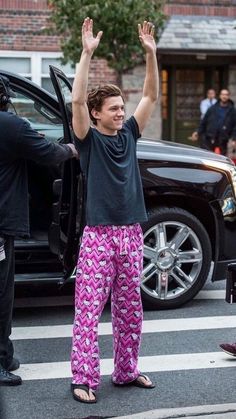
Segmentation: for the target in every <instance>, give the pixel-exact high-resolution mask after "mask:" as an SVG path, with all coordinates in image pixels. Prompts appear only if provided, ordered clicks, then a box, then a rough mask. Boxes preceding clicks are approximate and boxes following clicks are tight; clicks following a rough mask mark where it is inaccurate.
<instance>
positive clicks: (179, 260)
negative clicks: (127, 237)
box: [141, 221, 203, 300]
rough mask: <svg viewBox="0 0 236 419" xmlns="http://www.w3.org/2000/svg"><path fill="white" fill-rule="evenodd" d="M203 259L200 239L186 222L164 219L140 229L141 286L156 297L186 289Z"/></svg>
mask: <svg viewBox="0 0 236 419" xmlns="http://www.w3.org/2000/svg"><path fill="white" fill-rule="evenodd" d="M202 263H203V252H202V246H201V243H200V241H199V239H198V237H197V235H196V233H195V232H194V231H193V230H192V229H191V228H190V227H189V226H187V225H186V224H183V223H180V222H177V221H166V222H162V223H158V224H155V225H154V226H152V227H151V228H150V229H149V230H147V231H146V232H145V233H144V265H143V272H142V281H141V288H142V290H143V291H144V293H146V294H148V295H150V296H151V297H153V298H156V299H160V300H171V299H174V298H177V297H179V296H181V295H183V294H185V293H187V292H188V291H189V290H190V288H192V287H193V285H194V284H195V282H196V281H197V279H198V276H199V273H200V271H201V268H202Z"/></svg>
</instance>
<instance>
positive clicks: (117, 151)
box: [76, 116, 147, 226]
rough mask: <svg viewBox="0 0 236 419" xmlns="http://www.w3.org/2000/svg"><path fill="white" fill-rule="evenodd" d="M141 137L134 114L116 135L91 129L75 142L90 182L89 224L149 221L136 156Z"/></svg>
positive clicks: (124, 223) (87, 216)
mask: <svg viewBox="0 0 236 419" xmlns="http://www.w3.org/2000/svg"><path fill="white" fill-rule="evenodd" d="M139 137H140V133H139V129H138V125H137V122H136V120H135V118H134V117H133V116H132V117H131V118H130V119H128V120H127V121H126V122H125V123H124V125H123V128H122V129H121V130H119V131H118V133H117V135H104V134H101V133H100V132H99V131H98V130H97V129H96V128H90V129H89V131H88V134H87V135H86V138H85V139H84V140H83V141H80V140H79V139H78V141H76V145H77V147H78V149H79V152H80V165H81V169H82V171H83V173H84V174H85V177H86V181H87V203H86V224H87V225H90V226H95V225H128V224H134V223H138V222H142V221H146V220H147V214H146V209H145V204H144V197H143V189H142V183H141V177H140V173H139V167H138V161H137V157H136V142H137V139H138V138H139Z"/></svg>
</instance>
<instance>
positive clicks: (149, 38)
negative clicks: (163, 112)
mask: <svg viewBox="0 0 236 419" xmlns="http://www.w3.org/2000/svg"><path fill="white" fill-rule="evenodd" d="M138 30H139V39H140V42H141V44H142V46H143V47H144V49H145V51H146V76H145V80H144V86H143V96H142V99H141V101H140V102H139V104H138V106H137V108H136V110H135V112H134V117H135V119H136V121H137V123H138V126H139V131H140V133H142V131H143V129H144V127H145V126H146V124H147V122H148V119H149V118H150V116H151V114H152V112H153V110H154V108H155V104H156V101H157V99H158V94H159V73H158V67H157V58H156V43H155V40H154V36H153V35H154V27H153V25H152V24H151V23H150V22H146V21H144V22H143V25H142V26H141V25H138Z"/></svg>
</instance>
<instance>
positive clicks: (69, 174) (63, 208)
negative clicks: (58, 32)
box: [49, 66, 83, 280]
mask: <svg viewBox="0 0 236 419" xmlns="http://www.w3.org/2000/svg"><path fill="white" fill-rule="evenodd" d="M49 68H50V77H51V81H52V84H53V87H54V89H55V92H56V95H57V98H58V101H59V106H60V111H61V116H62V122H63V130H64V138H63V142H64V143H70V142H73V133H72V127H71V121H72V109H71V91H72V86H71V84H70V82H69V80H68V79H67V77H66V76H65V74H64V73H63V72H62V71H61V70H59V69H58V68H56V67H53V66H49ZM61 174H62V175H61V178H60V179H56V180H55V181H54V184H53V192H54V196H55V200H56V202H54V204H53V215H52V224H51V226H50V229H49V246H50V249H51V251H52V252H53V253H55V254H57V255H58V256H59V259H60V260H61V262H62V264H63V268H64V280H66V279H67V278H69V277H70V276H71V274H72V272H73V270H74V268H75V266H76V261H77V253H78V245H79V237H80V235H81V230H82V215H83V214H82V212H83V193H82V186H83V183H82V177H81V170H80V164H79V161H78V160H76V159H70V160H67V161H66V162H65V163H63V164H62V170H61Z"/></svg>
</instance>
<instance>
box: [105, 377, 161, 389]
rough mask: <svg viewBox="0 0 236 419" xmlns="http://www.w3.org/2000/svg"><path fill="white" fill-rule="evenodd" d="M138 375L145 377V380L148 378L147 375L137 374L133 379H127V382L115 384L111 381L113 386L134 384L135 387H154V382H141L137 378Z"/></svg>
mask: <svg viewBox="0 0 236 419" xmlns="http://www.w3.org/2000/svg"><path fill="white" fill-rule="evenodd" d="M140 377H143V378H145V380H150V379H149V377H148V376H147V375H144V374H139V376H138V377H137V378H136V379H135V380H133V381H129V382H128V383H124V384H117V383H114V382H113V384H114V385H115V386H118V387H126V386H135V387H141V388H155V387H156V386H155V384H153V383H152V384H144V383H143V382H141V381H140V380H139V378H140Z"/></svg>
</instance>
